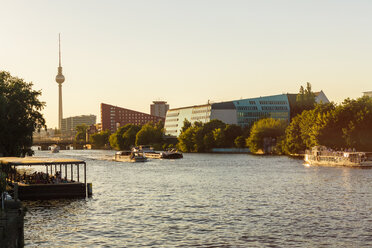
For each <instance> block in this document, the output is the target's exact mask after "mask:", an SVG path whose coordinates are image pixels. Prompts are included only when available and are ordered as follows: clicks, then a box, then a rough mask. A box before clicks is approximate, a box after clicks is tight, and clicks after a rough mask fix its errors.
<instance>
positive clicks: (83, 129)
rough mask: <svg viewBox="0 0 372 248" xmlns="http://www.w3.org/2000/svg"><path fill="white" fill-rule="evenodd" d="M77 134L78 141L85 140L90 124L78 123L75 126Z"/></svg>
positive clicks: (76, 139)
mask: <svg viewBox="0 0 372 248" xmlns="http://www.w3.org/2000/svg"><path fill="white" fill-rule="evenodd" d="M75 130H76V135H75V141H76V142H85V141H86V137H87V130H88V126H87V125H85V124H82V125H78V126H76V128H75Z"/></svg>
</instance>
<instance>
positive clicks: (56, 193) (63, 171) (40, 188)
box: [0, 157, 92, 200]
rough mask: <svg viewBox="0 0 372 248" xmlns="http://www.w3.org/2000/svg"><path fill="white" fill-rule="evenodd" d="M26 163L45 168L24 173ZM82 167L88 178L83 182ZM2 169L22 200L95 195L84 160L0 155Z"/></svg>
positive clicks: (15, 192)
mask: <svg viewBox="0 0 372 248" xmlns="http://www.w3.org/2000/svg"><path fill="white" fill-rule="evenodd" d="M23 166H43V167H44V168H45V172H40V171H39V172H36V171H35V172H34V173H32V174H27V173H26V172H24V174H23V175H22V174H20V173H19V172H18V169H19V167H23ZM68 167H69V168H68ZM81 167H82V169H83V171H84V175H83V176H84V182H80V176H81V175H80V168H81ZM0 170H2V171H3V172H4V173H6V178H7V182H8V183H9V185H11V186H13V188H14V190H13V191H14V197H15V199H17V198H18V197H19V199H21V200H43V199H58V198H84V197H86V196H91V195H92V190H91V188H92V187H91V184H90V186H88V185H87V176H86V171H87V170H86V163H85V161H84V160H78V159H69V158H47V157H25V158H19V157H0ZM74 174H75V178H74ZM87 187H89V189H87Z"/></svg>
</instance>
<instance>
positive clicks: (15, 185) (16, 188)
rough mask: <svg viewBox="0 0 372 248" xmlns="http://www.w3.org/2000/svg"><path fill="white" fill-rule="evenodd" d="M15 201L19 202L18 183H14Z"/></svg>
mask: <svg viewBox="0 0 372 248" xmlns="http://www.w3.org/2000/svg"><path fill="white" fill-rule="evenodd" d="M14 200H15V201H17V200H18V183H14Z"/></svg>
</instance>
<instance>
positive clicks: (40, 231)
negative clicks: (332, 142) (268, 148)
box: [25, 151, 372, 247]
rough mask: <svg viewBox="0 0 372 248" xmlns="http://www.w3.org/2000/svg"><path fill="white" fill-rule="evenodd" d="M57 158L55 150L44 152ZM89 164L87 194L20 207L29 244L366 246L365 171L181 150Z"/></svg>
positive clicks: (78, 154) (371, 175)
mask: <svg viewBox="0 0 372 248" xmlns="http://www.w3.org/2000/svg"><path fill="white" fill-rule="evenodd" d="M48 155H50V156H54V154H48ZM111 155H112V154H111V151H62V152H61V154H58V155H57V156H62V157H63V156H71V157H75V158H79V159H85V160H87V162H88V163H87V164H88V181H89V182H93V193H94V195H93V198H91V199H88V200H78V201H53V202H35V203H30V202H28V203H26V205H27V207H28V209H29V211H28V213H27V216H26V224H25V238H26V246H28V247H50V246H55V247H91V246H93V247H105V246H106V247H139V246H155V247H157V246H162V247H177V246H191V247H194V246H196V247H198V246H200V247H231V246H232V247H267V246H271V247H303V246H307V247H314V246H315V247H319V246H334V247H337V246H339V247H347V246H354V247H363V246H365V247H368V246H370V245H372V243H371V242H372V240H371V236H370V234H371V231H372V230H371V225H370V223H372V217H371V216H370V211H371V207H372V204H371V203H372V202H371V201H372V200H371V199H372V197H371V196H372V195H371V192H370V188H371V186H372V180H371V179H372V171H371V170H354V169H350V168H323V167H309V168H307V167H304V166H303V165H302V161H301V160H293V159H289V158H286V157H258V156H249V155H212V154H185V158H184V159H182V160H174V161H165V160H163V161H161V160H152V161H150V162H147V163H142V164H133V163H125V162H122V163H118V162H114V161H110V160H109V159H105V160H101V158H108V157H110V156H111Z"/></svg>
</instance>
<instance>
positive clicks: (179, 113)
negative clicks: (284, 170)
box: [164, 91, 329, 136]
mask: <svg viewBox="0 0 372 248" xmlns="http://www.w3.org/2000/svg"><path fill="white" fill-rule="evenodd" d="M296 95H297V94H281V95H273V96H266V97H257V98H247V99H240V100H234V101H229V102H221V103H209V104H205V105H197V106H190V107H184V108H177V109H170V110H168V112H167V115H166V119H165V126H164V127H165V134H166V135H171V136H179V135H180V133H181V129H182V127H183V122H184V120H185V119H186V120H188V121H190V122H191V123H194V122H196V121H199V122H202V123H206V122H209V121H210V120H213V119H217V120H221V121H223V122H224V123H226V124H236V125H239V126H241V127H246V126H251V125H253V123H254V122H255V121H257V120H259V119H262V118H273V119H278V120H284V121H287V122H289V121H290V111H291V107H290V106H292V105H293V104H294V102H293V101H295V100H296ZM318 96H320V97H321V98H319V97H318ZM315 101H316V102H323V103H327V102H329V101H328V99H327V97H326V96H325V94H324V93H323V92H322V91H321V92H318V94H316V99H315Z"/></svg>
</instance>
